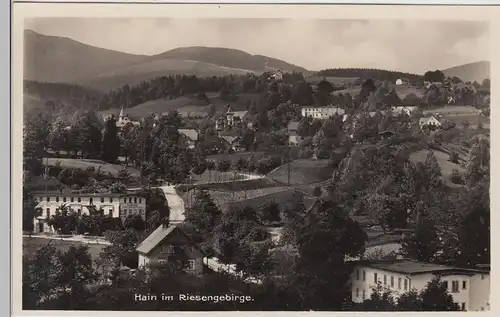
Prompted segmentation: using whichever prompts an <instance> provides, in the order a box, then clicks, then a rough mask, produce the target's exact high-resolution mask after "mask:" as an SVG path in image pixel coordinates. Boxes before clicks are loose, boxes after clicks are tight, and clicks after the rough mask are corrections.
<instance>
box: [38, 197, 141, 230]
mask: <svg viewBox="0 0 500 317" xmlns="http://www.w3.org/2000/svg"><path fill="white" fill-rule="evenodd" d="M33 197H34V198H35V200H36V201H37V202H38V204H37V206H36V208H39V209H40V210H41V211H42V215H40V216H38V217H35V219H34V220H33V221H34V228H35V232H37V233H41V232H51V230H52V228H50V226H49V225H48V224H47V220H48V219H49V218H50V217H51V216H53V215H55V214H56V212H58V211H60V209H61V207H62V206H63V205H64V206H66V207H67V208H68V210H70V211H74V212H75V213H77V214H78V215H90V211H91V210H92V209H94V208H95V210H101V212H102V213H103V215H108V216H110V217H112V218H120V219H121V220H122V222H123V221H125V219H126V218H127V217H128V216H130V215H140V216H141V218H142V219H143V220H146V198H144V197H141V196H140V195H139V194H138V193H134V192H131V193H127V194H118V193H116V194H115V193H92V194H91V193H73V192H65V191H42V192H33Z"/></svg>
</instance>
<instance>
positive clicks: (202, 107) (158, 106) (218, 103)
mask: <svg viewBox="0 0 500 317" xmlns="http://www.w3.org/2000/svg"><path fill="white" fill-rule="evenodd" d="M206 95H207V97H208V99H209V102H208V103H207V102H206V101H204V100H200V99H197V98H196V97H195V96H182V97H179V98H175V99H156V100H150V101H146V102H144V103H142V104H139V105H136V106H134V107H131V108H127V109H125V112H126V113H127V115H129V116H130V117H133V118H142V117H144V116H146V115H148V114H150V113H164V112H167V111H169V110H177V111H178V112H179V114H181V115H183V116H188V115H190V116H207V113H208V110H209V108H210V104H213V105H214V106H215V109H216V112H217V113H222V112H225V111H226V107H227V105H231V109H233V110H237V111H242V110H246V109H247V108H248V106H249V105H250V104H251V103H252V102H255V101H256V100H257V99H258V98H259V94H254V93H242V94H238V98H237V99H236V100H235V101H224V100H221V99H220V97H219V94H218V93H207V94H206ZM119 112H120V109H118V108H114V109H108V110H103V111H101V112H100V114H101V115H102V116H107V115H109V114H114V115H117V114H118V113H119Z"/></svg>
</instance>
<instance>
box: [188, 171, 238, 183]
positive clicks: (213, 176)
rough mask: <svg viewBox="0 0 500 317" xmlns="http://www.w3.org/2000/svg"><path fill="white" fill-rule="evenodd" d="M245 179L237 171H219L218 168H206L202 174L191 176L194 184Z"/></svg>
mask: <svg viewBox="0 0 500 317" xmlns="http://www.w3.org/2000/svg"><path fill="white" fill-rule="evenodd" d="M243 179H245V177H244V176H242V175H239V174H236V172H219V171H217V170H213V171H209V170H206V171H205V172H203V174H201V175H193V176H192V178H191V183H192V184H208V183H219V182H231V181H239V180H243Z"/></svg>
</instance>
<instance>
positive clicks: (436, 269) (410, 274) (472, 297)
mask: <svg viewBox="0 0 500 317" xmlns="http://www.w3.org/2000/svg"><path fill="white" fill-rule="evenodd" d="M351 263H353V264H354V270H353V273H352V275H351V283H352V300H353V302H356V303H361V302H363V301H364V300H365V299H368V298H369V297H370V294H371V292H372V289H373V288H376V287H377V283H381V285H382V287H383V288H385V289H388V290H390V291H391V293H392V295H394V297H396V298H397V297H399V296H400V295H402V294H403V293H406V292H408V291H409V290H411V289H414V290H416V291H417V292H420V291H422V290H423V289H425V287H426V286H427V283H428V282H430V281H431V280H432V279H433V278H434V277H436V276H440V277H441V281H443V282H444V283H445V284H446V285H447V287H448V291H449V293H450V294H451V295H452V296H453V299H454V301H455V302H456V303H458V304H459V305H460V307H461V308H462V310H466V311H482V310H489V305H490V304H489V294H490V273H489V269H487V268H477V269H466V268H456V267H450V266H444V265H437V264H431V263H423V262H416V261H410V260H373V261H370V260H365V261H363V260H362V261H354V262H351Z"/></svg>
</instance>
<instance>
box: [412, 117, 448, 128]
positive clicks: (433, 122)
mask: <svg viewBox="0 0 500 317" xmlns="http://www.w3.org/2000/svg"><path fill="white" fill-rule="evenodd" d="M418 125H419V126H420V129H424V128H430V129H431V130H433V129H439V128H441V127H442V126H443V123H442V122H441V121H440V120H439V119H438V118H436V117H435V116H430V117H425V118H420V119H419V121H418Z"/></svg>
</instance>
